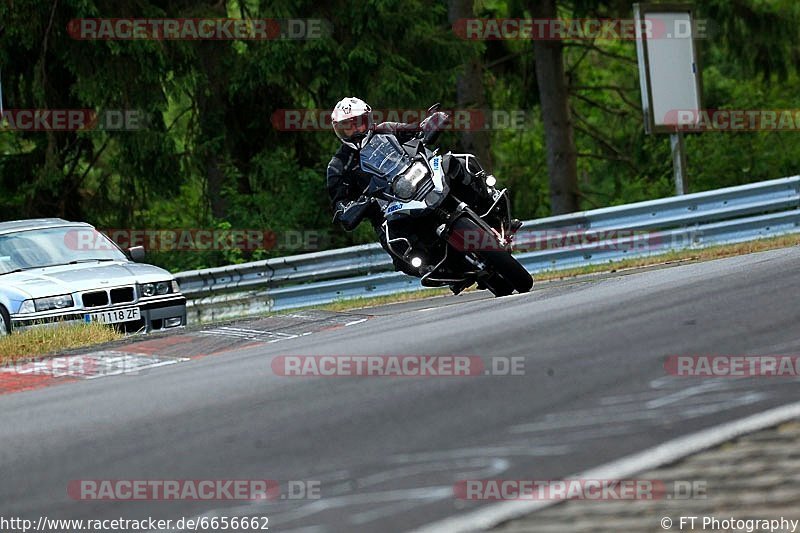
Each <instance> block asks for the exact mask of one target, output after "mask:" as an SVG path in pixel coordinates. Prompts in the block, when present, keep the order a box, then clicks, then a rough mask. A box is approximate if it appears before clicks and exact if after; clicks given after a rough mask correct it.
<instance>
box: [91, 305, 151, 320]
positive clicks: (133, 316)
mask: <svg viewBox="0 0 800 533" xmlns="http://www.w3.org/2000/svg"><path fill="white" fill-rule="evenodd" d="M141 318H142V313H141V312H140V311H139V308H138V307H128V308H125V309H114V310H113V311H98V312H97V313H88V314H87V315H84V319H85V320H86V322H102V323H103V324H118V323H119V322H130V321H132V320H139V319H141Z"/></svg>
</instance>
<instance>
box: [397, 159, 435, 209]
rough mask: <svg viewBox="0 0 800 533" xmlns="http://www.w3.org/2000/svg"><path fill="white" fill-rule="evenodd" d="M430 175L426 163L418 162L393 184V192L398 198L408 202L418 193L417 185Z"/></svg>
mask: <svg viewBox="0 0 800 533" xmlns="http://www.w3.org/2000/svg"><path fill="white" fill-rule="evenodd" d="M427 175H428V167H426V166H425V164H424V163H422V162H420V161H417V162H416V163H414V164H413V165H411V168H409V169H408V171H406V173H405V174H403V175H402V176H399V177H398V178H397V179H396V180H395V181H394V183H393V184H392V190H393V191H394V194H395V195H396V196H397V197H398V198H402V199H403V200H408V199H410V198H411V197H413V196H414V193H415V192H416V191H417V184H418V183H419V182H420V181H422V178H424V177H425V176H427Z"/></svg>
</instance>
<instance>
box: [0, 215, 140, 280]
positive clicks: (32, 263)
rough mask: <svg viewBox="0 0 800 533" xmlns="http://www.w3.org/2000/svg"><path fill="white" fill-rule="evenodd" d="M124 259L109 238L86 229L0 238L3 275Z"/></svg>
mask: <svg viewBox="0 0 800 533" xmlns="http://www.w3.org/2000/svg"><path fill="white" fill-rule="evenodd" d="M125 260H127V258H126V257H125V254H123V253H122V252H121V251H120V249H119V248H117V246H116V245H115V244H114V243H113V242H111V241H110V240H109V239H108V237H106V236H105V235H103V234H102V233H100V232H99V231H97V230H95V229H94V228H90V227H86V226H67V227H59V228H46V229H37V230H27V231H18V232H14V233H6V234H2V235H0V274H7V273H9V272H14V271H17V270H26V269H30V268H37V267H44V266H53V265H68V264H71V263H81V262H90V261H125Z"/></svg>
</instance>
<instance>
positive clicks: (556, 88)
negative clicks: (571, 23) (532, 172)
mask: <svg viewBox="0 0 800 533" xmlns="http://www.w3.org/2000/svg"><path fill="white" fill-rule="evenodd" d="M531 11H532V12H533V15H534V17H536V18H549V19H552V18H556V16H557V12H556V0H536V1H535V2H534V3H533V7H532V10H531ZM533 48H534V50H533V51H534V57H535V59H536V80H537V82H538V85H539V98H540V101H541V104H542V119H543V122H544V133H545V143H546V146H547V171H548V174H549V176H550V210H551V212H552V214H554V215H560V214H562V213H572V212H574V211H577V210H578V156H577V150H576V148H575V133H574V130H573V127H572V119H571V117H570V112H569V95H568V93H567V82H566V77H565V76H564V58H563V45H562V43H561V41H542V40H536V41H534V43H533Z"/></svg>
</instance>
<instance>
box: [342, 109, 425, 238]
mask: <svg viewBox="0 0 800 533" xmlns="http://www.w3.org/2000/svg"><path fill="white" fill-rule="evenodd" d="M375 132H376V133H393V134H394V135H395V137H397V140H398V141H400V142H401V143H404V142H407V141H409V140H411V139H412V138H413V137H414V136H415V135H416V134H417V132H419V127H418V126H417V125H416V124H404V123H402V122H382V123H380V124H378V125H377V126H376V127H375ZM369 182H370V174H369V173H367V172H364V171H363V170H361V164H360V161H359V158H358V150H355V149H353V148H351V147H349V146H347V145H346V144H342V145H341V146H340V147H339V150H337V151H336V154H334V156H333V158H332V159H331V162H330V163H328V173H327V187H328V195H329V196H330V199H331V204H332V205H333V209H334V211H336V209H338V204H339V202H342V203H344V204H347V203H348V202H352V201H355V200H358V199H359V197H361V195H362V194H363V192H364V189H366V188H367V186H368V185H369ZM366 217H367V218H368V219H369V220H370V222H371V223H372V225H373V226H375V227H377V226H380V224H381V223H382V221H383V215H382V213H381V212H380V209H379V208H378V206H377V205H375V208H374V209H372V210H370V211H369V212H368V213H367V215H366Z"/></svg>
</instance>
